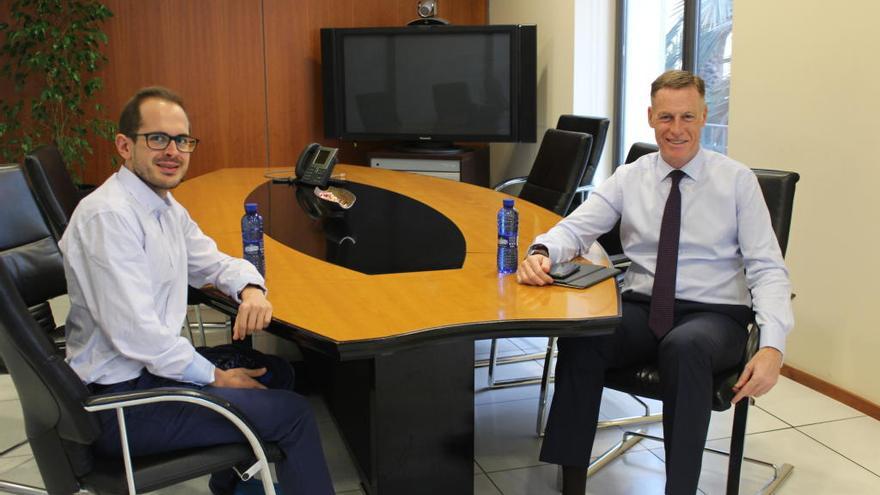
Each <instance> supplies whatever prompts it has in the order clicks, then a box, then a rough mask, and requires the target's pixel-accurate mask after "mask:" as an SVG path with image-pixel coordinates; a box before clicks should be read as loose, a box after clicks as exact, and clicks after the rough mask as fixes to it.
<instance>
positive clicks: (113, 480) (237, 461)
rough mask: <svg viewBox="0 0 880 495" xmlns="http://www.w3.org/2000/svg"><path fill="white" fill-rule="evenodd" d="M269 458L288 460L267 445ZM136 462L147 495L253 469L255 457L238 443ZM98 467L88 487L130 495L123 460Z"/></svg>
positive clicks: (88, 478)
mask: <svg viewBox="0 0 880 495" xmlns="http://www.w3.org/2000/svg"><path fill="white" fill-rule="evenodd" d="M266 456H267V457H268V459H269V462H276V461H279V460H281V459H283V458H284V454H283V453H282V452H281V450H280V449H279V448H278V446H277V445H275V444H266ZM133 462H134V480H135V486H136V488H137V492H138V493H144V492H149V491H153V490H158V489H160V488H164V487H166V486H170V485H173V484H175V483H179V482H181V481H184V480H188V479H191V478H196V477H199V476H204V475H207V474H210V473H213V472H216V471H222V470H224V469H227V468H229V467H231V466H240V467H245V468H246V467H250V465H251V463H253V462H254V454H253V451H252V450H251V448H250V446H249V445H248V444H243V443H238V444H225V445H217V446H215V447H210V448H204V447H200V448H196V449H189V450H177V451H172V452H167V453H163V454H154V455H149V456H142V457H137V458H135V459H133ZM94 466H95V467H94V469H93V470H92V471H91V472H90V473H89V474H87V475H85V476H84V477H83V479H82V482H83V484H84V485H85V486H86V487H88V488H90V489H93V490H95V491H97V492H98V493H111V494H115V493H119V494H125V493H128V487H127V485H126V480H125V466H124V464H123V461H122V458H118V459H116V458H114V459H102V458H95V463H94Z"/></svg>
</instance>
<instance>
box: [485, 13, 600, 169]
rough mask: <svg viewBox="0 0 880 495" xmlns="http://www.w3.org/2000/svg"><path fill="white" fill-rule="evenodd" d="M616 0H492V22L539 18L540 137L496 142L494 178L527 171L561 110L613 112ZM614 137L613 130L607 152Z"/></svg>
mask: <svg viewBox="0 0 880 495" xmlns="http://www.w3.org/2000/svg"><path fill="white" fill-rule="evenodd" d="M613 3H614V2H613V0H545V1H536V0H490V2H489V23H490V24H535V25H537V27H538V39H537V45H538V46H537V49H538V50H537V51H538V57H537V65H538V73H537V93H538V95H537V98H538V102H537V117H538V127H537V135H538V141H539V142H538V143H496V144H492V145H491V160H492V163H491V169H490V182H491V183H492V184H496V183H498V182H501V181H502V180H504V179H507V178H510V177H516V176H522V175H527V174H528V173H529V170H530V169H531V168H532V162H533V161H534V159H535V155H536V154H537V152H538V145H539V143H540V139H541V136H543V135H544V131H546V130H547V128H548V127H555V126H556V119H557V118H558V117H559V115H561V114H565V113H577V114H580V115H605V116H610V115H611V112H612V108H613V100H612V98H611V92H610V91H611V87H612V81H613V74H614V70H613V69H614V68H613V56H612V50H613V45H614V38H613V26H614V11H613V10H614V9H613ZM575 67H577V69H575ZM575 88H577V89H575ZM575 91H577V98H575ZM575 102H577V103H575ZM610 141H611V139H610V134H609V139H608V142H607V144H606V152H607V150H608V149H610ZM608 154H609V155H610V153H608Z"/></svg>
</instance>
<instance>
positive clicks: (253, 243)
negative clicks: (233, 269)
mask: <svg viewBox="0 0 880 495" xmlns="http://www.w3.org/2000/svg"><path fill="white" fill-rule="evenodd" d="M241 242H242V246H243V248H244V249H243V251H244V259H246V260H248V261H250V262H251V263H252V264H253V265H254V266H255V267H257V271H259V272H260V275H263V276H265V275H266V258H265V252H264V250H263V217H261V216H260V214H259V213H257V204H256V203H245V205H244V216H243V217H241Z"/></svg>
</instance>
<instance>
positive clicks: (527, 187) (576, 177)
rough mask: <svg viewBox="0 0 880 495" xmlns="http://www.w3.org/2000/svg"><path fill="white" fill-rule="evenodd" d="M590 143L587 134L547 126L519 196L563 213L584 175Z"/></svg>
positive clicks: (590, 138) (590, 137)
mask: <svg viewBox="0 0 880 495" xmlns="http://www.w3.org/2000/svg"><path fill="white" fill-rule="evenodd" d="M592 145H593V137H592V136H590V135H589V134H584V133H582V132H571V131H560V130H558V129H547V132H545V133H544V138H543V139H542V140H541V147H540V148H539V149H538V156H536V157H535V163H534V164H533V165H532V171H531V172H529V176H528V178H527V179H526V182H525V184H523V188H522V190H521V191H520V193H519V197H520V198H522V199H524V200H526V201H531V202H532V203H535V204H536V205H539V206H543V207H544V208H547V209H548V210H551V211H553V212H554V213H556V214H557V215H565V213H566V212H567V211H568V207H569V206H570V205H571V201H572V200H573V199H574V194H575V190H576V189H577V188H578V186H579V185H580V183H581V179H582V178H583V176H584V172H585V169H586V165H587V156H589V154H590V149H591V147H592Z"/></svg>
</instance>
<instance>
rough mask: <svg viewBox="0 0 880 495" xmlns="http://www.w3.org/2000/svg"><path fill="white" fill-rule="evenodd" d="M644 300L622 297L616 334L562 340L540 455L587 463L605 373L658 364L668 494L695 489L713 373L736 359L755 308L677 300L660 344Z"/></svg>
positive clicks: (573, 463)
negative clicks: (670, 328)
mask: <svg viewBox="0 0 880 495" xmlns="http://www.w3.org/2000/svg"><path fill="white" fill-rule="evenodd" d="M649 304H650V299H649V298H648V297H646V296H642V295H641V294H633V293H627V294H624V296H623V308H622V312H623V313H622V321H621V324H620V326H619V327H618V328H617V329H616V331H615V332H614V333H612V334H611V335H607V336H603V337H583V338H561V339H559V359H558V361H557V363H556V386H555V393H554V396H553V403H552V405H551V407H550V415H549V419H548V422H547V430H546V436H545V438H544V444H543V447H542V449H541V460H542V461H544V462H549V463H553V464H560V465H563V466H581V467H585V466H587V465H588V464H589V462H590V451H591V448H592V445H593V439H594V438H595V436H596V423H597V421H598V420H599V405H600V403H601V400H602V388H603V385H604V381H605V371H606V370H607V369H612V368H623V367H627V366H631V365H636V364H640V363H647V362H656V363H657V365H658V369H659V371H660V377H661V387H662V398H663V435H664V440H665V448H666V493H671V494H676V495H678V494H692V493H695V492H696V490H697V482H698V480H699V476H700V468H701V464H702V458H703V446H704V445H705V443H706V434H707V431H708V428H709V417H710V415H711V412H712V375H713V373H715V372H720V371H723V370H725V369H730V368H732V367H734V366H736V365H737V364H738V363H739V361H740V359H741V358H742V355H743V350H744V348H745V343H746V340H747V332H746V325H747V324H748V322H749V321H750V320H751V318H752V312H751V310H750V309H749V308H748V307H746V306H734V305H722V304H701V303H695V302H690V301H682V300H676V304H675V320H674V326H673V329H672V330H671V331H670V332H669V333H668V334H666V336H665V337H663V339H661V340H659V341H658V340H657V337H656V336H655V335H654V334H653V333H652V332H651V330H650V329H649V328H648V312H649Z"/></svg>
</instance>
